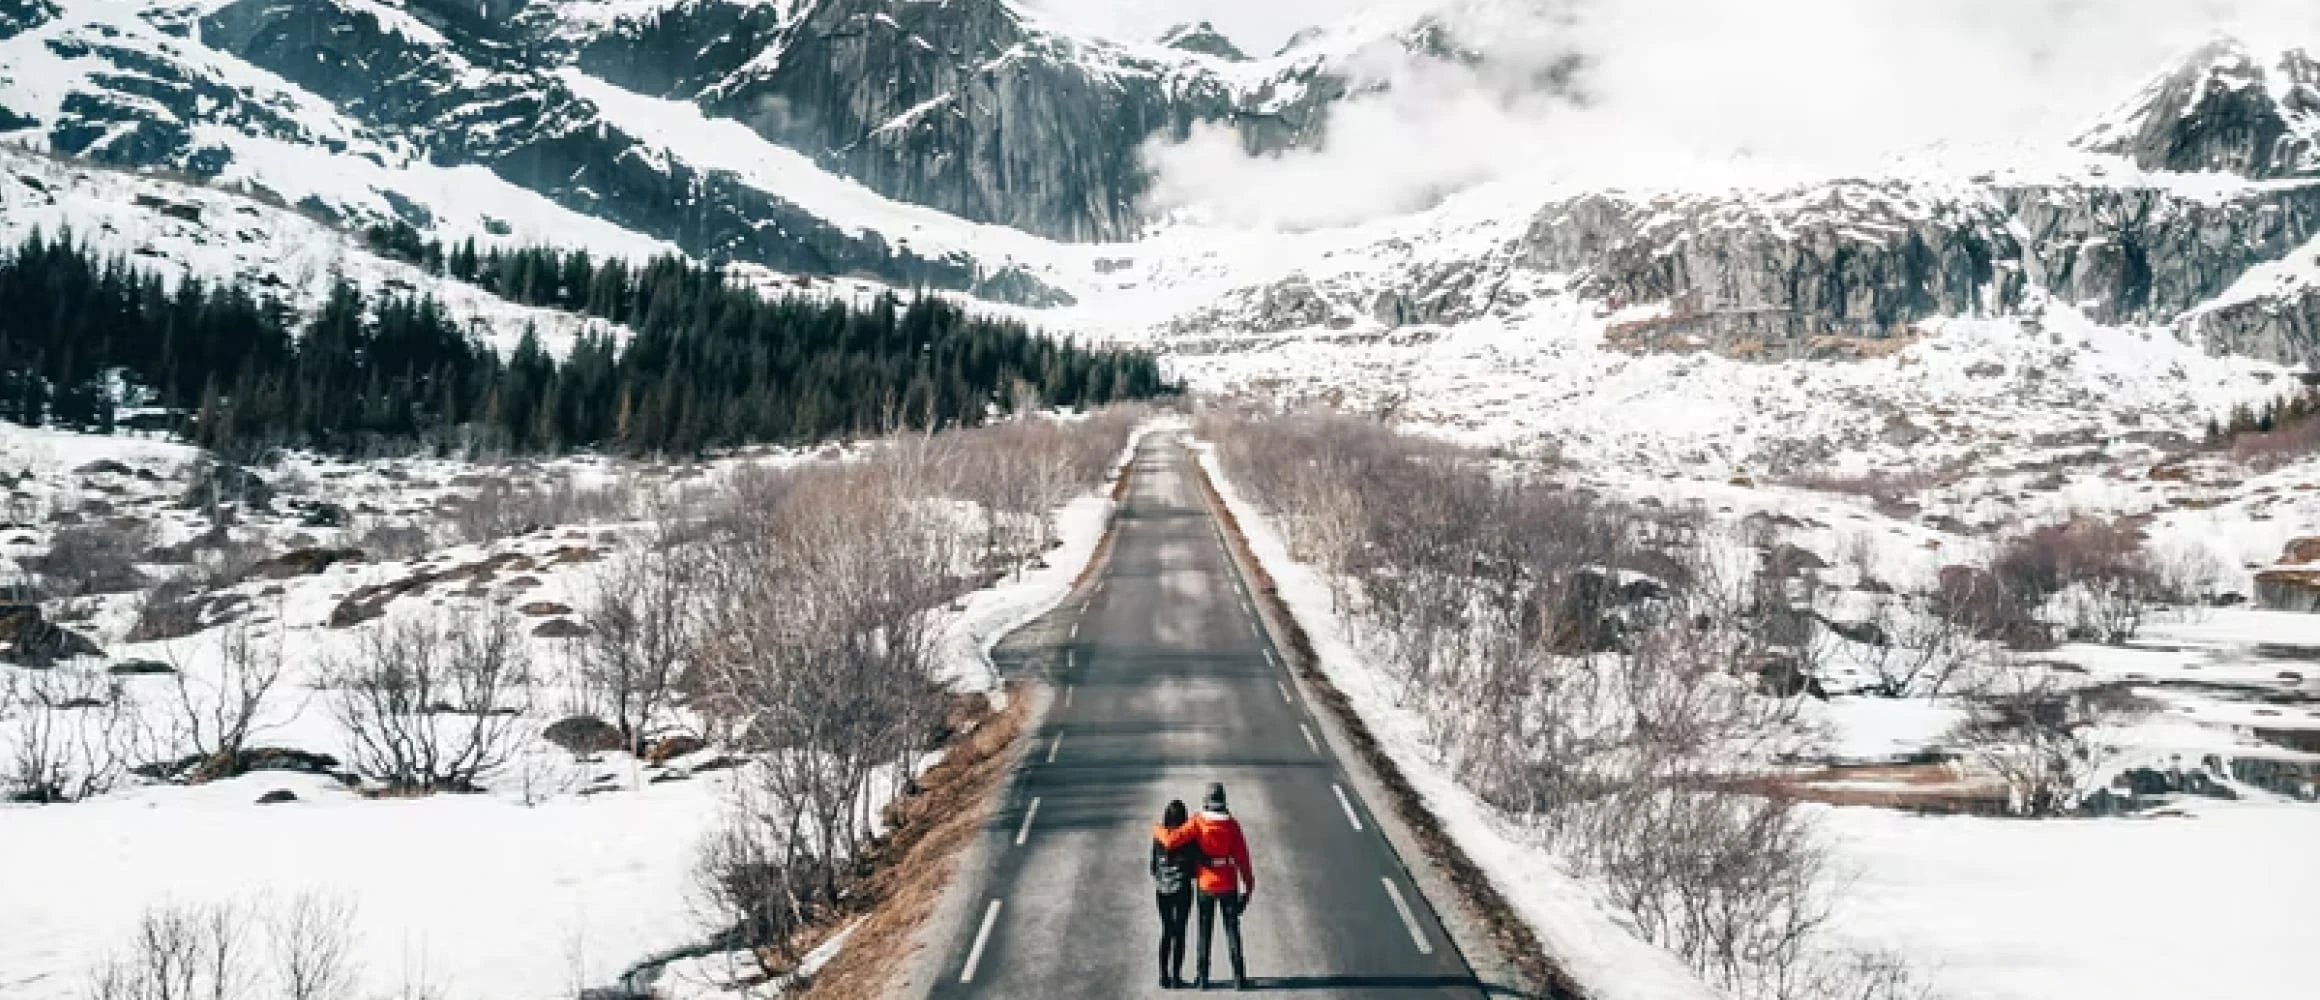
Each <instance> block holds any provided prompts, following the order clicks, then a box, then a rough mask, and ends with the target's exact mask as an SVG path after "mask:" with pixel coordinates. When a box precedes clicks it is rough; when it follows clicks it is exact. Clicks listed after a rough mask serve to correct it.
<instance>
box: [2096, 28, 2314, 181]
mask: <svg viewBox="0 0 2320 1000" xmlns="http://www.w3.org/2000/svg"><path fill="white" fill-rule="evenodd" d="M2079 145H2080V146H2081V147H2083V148H2086V149H2088V150H2091V151H2094V152H2099V153H2110V154H2113V155H2118V156H2124V157H2126V158H2128V159H2130V160H2133V161H2135V163H2136V164H2137V165H2139V166H2141V167H2143V168H2144V169H2146V170H2169V171H2201V170H2215V171H2223V172H2227V173H2234V174H2239V175H2242V176H2245V177H2252V178H2257V179H2263V178H2272V177H2312V176H2320V61H2316V60H2315V59H2314V58H2313V57H2312V56H2310V55H2308V54H2306V53H2305V52H2303V51H2302V50H2290V51H2287V52H2283V53H2278V54H2276V55H2273V56H2269V57H2259V56H2257V55H2256V54H2254V53H2253V52H2251V51H2250V50H2249V49H2248V48H2247V47H2245V46H2243V45H2240V44H2238V43H2236V42H2217V43H2214V44H2212V45H2210V46H2208V47H2207V48H2205V49H2202V50H2201V51H2199V52H2198V53H2196V54H2194V55H2193V56H2192V57H2191V58H2190V59H2188V60H2186V61H2185V62H2184V63H2183V64H2182V65H2181V66H2179V67H2178V68H2176V69H2175V70H2174V71H2173V72H2171V73H2169V74H2167V75H2166V76H2163V77H2161V78H2159V79H2158V80H2156V81H2153V82H2152V84H2151V85H2150V86H2149V87H2148V88H2146V89H2145V90H2144V91H2143V93H2142V94H2141V95H2140V96H2139V97H2138V98H2137V99H2136V100H2135V102H2134V103H2133V104H2131V105H2129V106H2128V107H2127V108H2126V109H2124V110H2123V111H2122V113H2121V114H2119V115H2117V116H2114V118H2113V119H2112V120H2110V121H2106V122H2105V123H2104V124H2102V125H2101V126H2098V127H2097V128H2096V129H2095V130H2094V131H2092V132H2090V133H2088V134H2087V135H2086V136H2084V137H2082V138H2081V139H2080V140H2079Z"/></svg>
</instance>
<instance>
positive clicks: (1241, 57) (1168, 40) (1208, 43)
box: [1160, 21, 1249, 62]
mask: <svg viewBox="0 0 2320 1000" xmlns="http://www.w3.org/2000/svg"><path fill="white" fill-rule="evenodd" d="M1160 44H1162V45H1165V46H1167V47H1169V48H1172V49H1177V50H1180V51H1184V52H1196V53H1199V54H1201V55H1204V56H1214V57H1216V58H1218V59H1222V60H1225V61H1226V62H1247V61H1249V57H1248V54H1247V53H1245V52H1242V51H1241V50H1240V47H1239V46H1237V45H1234V44H1233V43H1232V39H1230V38H1226V37H1225V36H1224V34H1223V33H1222V32H1219V31H1217V30H1216V26H1215V25H1212V24H1210V23H1208V22H1207V21H1202V22H1199V23H1197V24H1179V25H1177V26H1175V27H1173V28H1170V29H1168V31H1167V33H1166V34H1163V35H1161V36H1160Z"/></svg>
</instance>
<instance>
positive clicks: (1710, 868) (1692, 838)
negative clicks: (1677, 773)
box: [1588, 786, 1828, 995]
mask: <svg viewBox="0 0 2320 1000" xmlns="http://www.w3.org/2000/svg"><path fill="white" fill-rule="evenodd" d="M1598 812H1599V818H1598V820H1597V821H1596V822H1594V823H1592V824H1590V838H1589V848H1588V854H1589V858H1590V861H1591V864H1592V867H1593V869H1594V870H1595V871H1596V872H1597V873H1598V874H1599V875H1600V876H1601V877H1602V879H1603V881H1604V883H1605V885H1607V886H1608V887H1609V888H1610V891H1611V894H1612V898H1613V899H1614V900H1615V901H1616V902H1618V903H1619V904H1620V907H1621V909H1623V910H1624V911H1625V912H1627V913H1629V914H1631V915H1632V916H1634V918H1635V919H1636V921H1637V924H1638V926H1637V929H1638V931H1639V932H1640V933H1641V934H1642V936H1643V937H1644V939H1646V940H1649V941H1652V942H1655V943H1658V944H1661V945H1663V946H1665V947H1667V948H1669V949H1670V950H1672V951H1674V952H1675V953H1676V954H1678V955H1681V956H1683V957H1684V958H1685V959H1686V960H1687V961H1688V962H1689V963H1690V964H1691V965H1692V967H1693V968H1694V969H1696V970H1698V971H1700V972H1701V973H1702V974H1703V975H1705V976H1707V977H1708V978H1709V979H1710V980H1711V981H1713V982H1715V983H1717V984H1719V985H1723V986H1727V987H1740V988H1742V991H1743V992H1744V993H1747V994H1750V995H1765V994H1766V993H1768V992H1770V991H1765V990H1762V989H1750V988H1749V987H1752V986H1757V985H1758V984H1759V983H1761V982H1764V981H1777V980H1778V979H1780V978H1782V977H1783V976H1785V975H1787V974H1789V973H1790V971H1791V970H1794V969H1796V968H1797V967H1798V966H1799V965H1800V964H1801V963H1802V962H1803V961H1804V960H1805V959H1806V957H1807V956H1808V954H1809V944H1810V942H1811V940H1812V936H1813V934H1814V932H1815V931H1817V930H1818V929H1819V928H1820V927H1821V925H1822V924H1823V923H1825V922H1826V921H1827V919H1828V911H1827V908H1826V907H1825V905H1823V903H1822V902H1821V900H1820V899H1818V898H1817V887H1818V884H1819V883H1820V881H1821V879H1822V876H1823V874H1824V869H1825V868H1826V867H1827V864H1828V862H1827V852H1826V848H1825V846H1824V845H1822V844H1821V843H1819V842H1818V840H1817V839H1816V838H1814V836H1813V835H1812V833H1811V830H1810V828H1809V827H1808V826H1807V825H1806V824H1805V823H1804V822H1803V820H1802V818H1801V817H1799V816H1798V815H1796V813H1795V810H1794V808H1793V807H1792V806H1791V805H1790V804H1789V803H1788V802H1786V801H1783V800H1779V799H1766V798H1758V797H1755V796H1747V795H1736V794H1731V793H1725V792H1713V791H1685V790H1675V789H1663V788H1653V787H1649V786H1639V787H1637V788H1635V789H1632V790H1630V791H1627V792H1624V793H1622V794H1620V795H1618V796H1615V797H1614V798H1612V799H1611V800H1609V801H1608V802H1607V803H1605V804H1604V806H1603V807H1602V808H1601V809H1599V810H1598Z"/></svg>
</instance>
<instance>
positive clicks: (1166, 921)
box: [1154, 886, 1192, 979]
mask: <svg viewBox="0 0 2320 1000" xmlns="http://www.w3.org/2000/svg"><path fill="white" fill-rule="evenodd" d="M1154 896H1155V898H1157V899H1158V900H1159V901H1160V975H1161V976H1163V977H1165V978H1168V979H1182V978H1184V925H1185V924H1188V923H1190V922H1191V921H1192V887H1191V886H1186V887H1184V888H1182V889H1178V890H1177V891H1175V892H1162V893H1155V894H1154Z"/></svg>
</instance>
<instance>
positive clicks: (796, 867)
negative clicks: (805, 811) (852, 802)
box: [693, 807, 834, 973]
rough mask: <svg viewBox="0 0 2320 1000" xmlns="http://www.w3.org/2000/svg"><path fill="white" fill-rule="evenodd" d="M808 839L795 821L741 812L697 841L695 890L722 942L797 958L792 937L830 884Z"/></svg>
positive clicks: (826, 868)
mask: <svg viewBox="0 0 2320 1000" xmlns="http://www.w3.org/2000/svg"><path fill="white" fill-rule="evenodd" d="M807 840H808V838H807V836H806V833H805V831H804V829H803V827H802V824H801V823H800V822H799V817H797V816H796V815H794V814H780V813H765V812H759V811H756V810H753V809H749V808H745V807H744V808H737V809H735V810H734V812H733V813H732V815H731V816H730V817H729V818H728V820H727V821H726V822H725V823H724V824H722V825H720V826H719V827H717V828H716V829H715V830H714V831H712V832H711V833H710V834H709V837H708V839H707V840H706V841H704V842H703V843H702V845H701V851H700V855H699V858H698V859H697V861H696V862H695V864H694V868H693V879H694V887H695V891H696V893H697V894H698V896H699V897H700V898H701V900H702V901H703V902H704V903H705V906H706V908H707V910H708V911H709V913H710V915H711V916H712V918H713V919H715V920H716V921H717V922H718V924H719V925H721V927H723V928H724V929H725V933H726V934H727V935H728V938H729V940H728V942H727V943H728V944H730V945H732V946H734V947H736V948H745V947H754V948H759V949H766V950H768V951H770V952H771V953H773V954H775V955H778V956H779V957H780V958H781V959H784V960H786V961H795V960H796V958H797V957H798V956H797V955H796V953H795V951H794V942H795V941H796V939H797V932H798V930H799V929H800V928H802V927H804V926H805V925H806V924H807V922H808V921H809V920H810V919H811V916H812V909H811V907H812V905H813V903H814V902H815V900H816V899H817V898H818V896H819V893H820V892H821V891H822V887H823V886H824V885H826V884H828V883H829V882H830V881H831V880H832V879H833V878H834V872H832V871H831V870H830V868H831V862H829V861H827V860H824V859H822V858H819V857H816V856H814V855H813V854H812V852H811V851H810V850H809V849H808V848H807ZM765 971H767V972H769V973H770V972H773V971H775V970H774V969H772V968H767V969H766V970H765Z"/></svg>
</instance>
